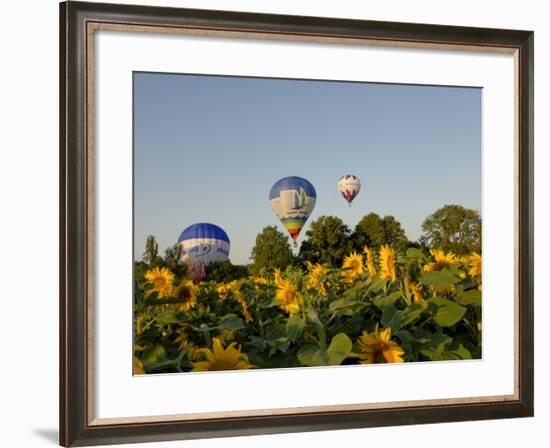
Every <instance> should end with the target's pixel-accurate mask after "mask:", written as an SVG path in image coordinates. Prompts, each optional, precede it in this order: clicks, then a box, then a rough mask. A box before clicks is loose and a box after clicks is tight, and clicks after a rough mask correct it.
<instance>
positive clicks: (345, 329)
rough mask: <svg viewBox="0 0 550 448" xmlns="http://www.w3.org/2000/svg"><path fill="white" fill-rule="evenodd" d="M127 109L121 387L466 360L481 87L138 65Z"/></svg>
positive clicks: (477, 304) (470, 347) (478, 334)
mask: <svg viewBox="0 0 550 448" xmlns="http://www.w3.org/2000/svg"><path fill="white" fill-rule="evenodd" d="M132 107H133V254H132V255H133V275H134V278H133V294H134V304H133V332H134V335H133V347H132V348H131V349H132V350H133V373H134V375H143V374H169V373H187V372H207V371H220V370H222V371H225V370H248V369H282V368H304V367H322V366H342V367H339V368H343V367H344V366H354V365H355V366H358V365H368V364H377V363H395V364H399V363H418V362H443V361H455V362H462V361H471V360H481V359H482V357H483V350H482V339H483V338H482V306H481V304H482V300H481V299H482V89H481V88H476V87H461V86H444V85H442V86H439V85H412V84H410V85H409V84H389V83H370V82H350V81H338V80H317V79H284V78H260V77H243V76H224V75H210V74H207V75H202V74H185V73H160V72H159V73H157V72H140V71H134V72H133V105H132ZM129 349H130V347H129Z"/></svg>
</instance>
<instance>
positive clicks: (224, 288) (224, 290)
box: [216, 283, 231, 301]
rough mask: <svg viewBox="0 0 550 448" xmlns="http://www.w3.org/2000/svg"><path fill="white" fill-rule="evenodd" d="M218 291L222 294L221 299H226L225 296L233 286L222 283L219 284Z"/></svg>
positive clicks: (219, 294)
mask: <svg viewBox="0 0 550 448" xmlns="http://www.w3.org/2000/svg"><path fill="white" fill-rule="evenodd" d="M216 292H217V293H218V296H220V300H222V301H223V300H225V298H226V297H227V295H228V294H229V293H230V292H231V288H230V287H229V286H228V285H226V284H224V283H222V284H221V285H220V286H218V287H217V288H216Z"/></svg>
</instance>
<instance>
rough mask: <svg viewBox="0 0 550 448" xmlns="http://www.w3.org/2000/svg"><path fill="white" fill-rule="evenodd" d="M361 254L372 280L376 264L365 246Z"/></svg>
mask: <svg viewBox="0 0 550 448" xmlns="http://www.w3.org/2000/svg"><path fill="white" fill-rule="evenodd" d="M363 253H364V254H365V258H366V259H367V271H369V277H372V278H374V277H376V262H375V261H374V255H373V253H372V251H371V250H370V249H369V248H368V247H367V246H365V247H364V248H363Z"/></svg>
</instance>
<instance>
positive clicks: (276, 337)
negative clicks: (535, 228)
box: [134, 245, 482, 374]
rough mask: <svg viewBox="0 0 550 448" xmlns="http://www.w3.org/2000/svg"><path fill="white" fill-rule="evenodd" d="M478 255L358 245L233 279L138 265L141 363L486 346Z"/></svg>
mask: <svg viewBox="0 0 550 448" xmlns="http://www.w3.org/2000/svg"><path fill="white" fill-rule="evenodd" d="M481 286H482V285H481V256H480V255H479V254H477V253H471V254H469V255H465V256H464V255H463V256H460V257H459V256H457V255H455V254H453V253H451V252H444V251H442V250H438V249H435V250H431V251H430V252H429V253H426V252H423V251H421V250H419V249H415V248H410V249H408V250H407V251H406V252H405V253H403V254H399V255H398V254H397V252H396V251H395V250H394V249H393V248H392V247H389V246H387V245H384V246H381V247H380V249H379V250H377V251H374V250H370V249H369V248H368V247H365V248H364V249H363V251H362V252H361V253H358V252H352V253H350V254H348V256H347V257H345V259H344V261H343V263H342V266H340V267H338V268H335V267H329V266H323V265H320V264H311V263H307V264H306V266H305V267H304V268H297V267H288V268H287V269H286V270H284V271H280V270H278V269H276V270H274V271H271V272H265V273H264V274H262V275H260V276H249V277H246V278H242V279H239V280H234V281H231V282H227V283H219V282H214V281H203V282H200V283H195V282H194V281H193V280H191V279H189V278H186V277H183V278H179V277H178V276H177V275H176V274H174V273H173V272H172V271H171V270H170V269H169V268H167V267H150V268H149V269H147V270H144V272H143V273H140V274H139V275H138V274H136V278H135V285H134V295H135V297H134V299H135V303H134V373H135V374H146V373H170V372H188V371H207V370H236V369H262V368H284V367H307V366H328V365H349V364H371V363H397V362H421V361H444V360H460V359H475V358H481V340H482V335H481V329H482V325H481V289H482V288H481Z"/></svg>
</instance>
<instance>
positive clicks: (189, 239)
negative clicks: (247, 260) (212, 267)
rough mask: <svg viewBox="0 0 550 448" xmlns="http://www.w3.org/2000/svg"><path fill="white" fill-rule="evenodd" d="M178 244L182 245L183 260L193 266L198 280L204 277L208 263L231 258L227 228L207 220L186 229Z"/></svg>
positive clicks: (192, 268)
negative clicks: (224, 228)
mask: <svg viewBox="0 0 550 448" xmlns="http://www.w3.org/2000/svg"><path fill="white" fill-rule="evenodd" d="M178 245H179V246H180V247H181V253H182V254H181V261H182V262H184V263H186V264H187V265H188V266H189V267H190V268H191V270H192V272H193V275H194V277H195V280H197V281H200V280H203V279H204V274H205V268H206V266H207V265H209V264H210V263H214V262H218V261H226V260H228V259H229V248H230V246H231V244H230V241H229V237H228V236H227V233H225V230H223V229H222V228H221V227H218V226H217V225H215V224H209V223H205V222H201V223H197V224H193V225H191V226H189V227H187V228H186V229H184V230H183V232H181V235H180V237H179V238H178Z"/></svg>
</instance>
